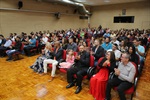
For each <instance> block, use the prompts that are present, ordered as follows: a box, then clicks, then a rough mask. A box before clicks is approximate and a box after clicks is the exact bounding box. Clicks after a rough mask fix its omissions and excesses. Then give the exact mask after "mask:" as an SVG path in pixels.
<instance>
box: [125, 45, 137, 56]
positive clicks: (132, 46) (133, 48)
mask: <svg viewBox="0 0 150 100" xmlns="http://www.w3.org/2000/svg"><path fill="white" fill-rule="evenodd" d="M130 47H131V48H132V51H133V52H132V54H136V50H135V46H134V45H130V46H129V47H128V50H127V52H128V53H129V48H130Z"/></svg>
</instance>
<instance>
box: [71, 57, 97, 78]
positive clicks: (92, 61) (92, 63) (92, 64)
mask: <svg viewBox="0 0 150 100" xmlns="http://www.w3.org/2000/svg"><path fill="white" fill-rule="evenodd" d="M93 66H94V56H93V55H90V67H93ZM90 67H89V68H90ZM87 73H88V70H87ZM74 78H77V76H76V74H74ZM86 78H88V75H85V76H84V77H83V79H86Z"/></svg>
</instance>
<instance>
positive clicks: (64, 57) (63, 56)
mask: <svg viewBox="0 0 150 100" xmlns="http://www.w3.org/2000/svg"><path fill="white" fill-rule="evenodd" d="M62 58H63V60H66V50H63V55H62ZM48 67H49V68H52V64H48Z"/></svg>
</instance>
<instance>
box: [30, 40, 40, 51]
mask: <svg viewBox="0 0 150 100" xmlns="http://www.w3.org/2000/svg"><path fill="white" fill-rule="evenodd" d="M38 46H39V41H38V40H36V44H35V47H33V48H32V49H31V50H30V53H33V54H36V52H37V51H38Z"/></svg>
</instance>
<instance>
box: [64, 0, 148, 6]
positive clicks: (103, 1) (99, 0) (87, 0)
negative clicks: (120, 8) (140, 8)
mask: <svg viewBox="0 0 150 100" xmlns="http://www.w3.org/2000/svg"><path fill="white" fill-rule="evenodd" d="M62 1H63V0H62ZM70 1H74V2H78V3H82V4H84V5H89V6H99V5H109V4H119V3H131V2H139V1H147V0H70Z"/></svg>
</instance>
